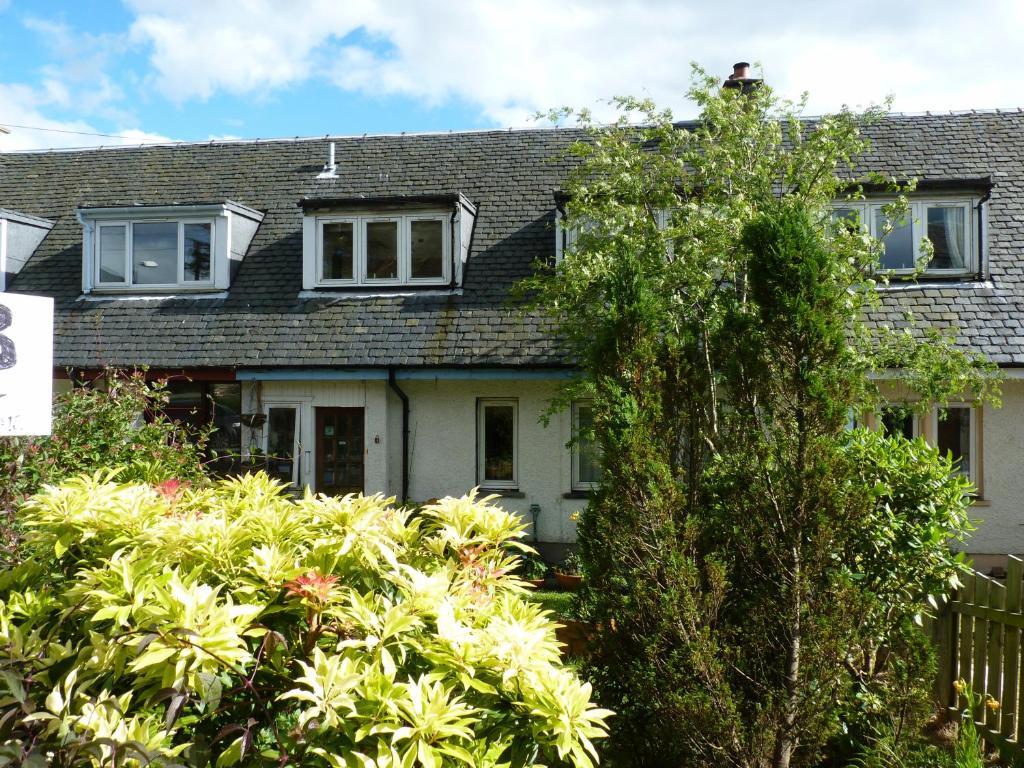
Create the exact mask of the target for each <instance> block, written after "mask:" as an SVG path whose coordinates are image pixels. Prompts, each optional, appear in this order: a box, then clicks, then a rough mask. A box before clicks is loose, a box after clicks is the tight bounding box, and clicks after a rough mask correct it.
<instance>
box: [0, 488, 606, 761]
mask: <svg viewBox="0 0 1024 768" xmlns="http://www.w3.org/2000/svg"><path fill="white" fill-rule="evenodd" d="M118 478H119V475H118V472H117V470H113V471H109V472H97V473H95V474H93V475H81V476H77V477H74V478H71V479H68V480H65V481H64V482H63V483H61V484H59V485H51V486H46V487H45V488H44V489H43V490H42V491H41V492H40V493H38V494H37V495H35V496H33V497H31V498H30V499H29V500H28V501H27V502H25V503H24V504H22V506H21V507H20V509H19V511H18V521H19V525H20V526H21V528H22V531H23V542H22V544H21V553H22V558H21V560H20V562H19V563H18V564H17V565H16V566H13V567H10V568H8V569H6V570H4V571H3V572H2V573H0V761H3V762H4V764H8V765H26V766H43V765H56V766H78V765H95V766H101V765H102V766H113V765H117V766H141V765H166V766H170V765H186V766H217V767H218V768H220V767H221V766H227V765H233V764H240V765H250V766H251V765H267V766H281V765H301V766H317V765H320V766H331V767H333V768H339V767H341V766H345V767H346V768H370V767H371V766H379V767H380V768H398V767H399V766H401V767H402V768H412V767H413V766H423V768H440V766H452V765H466V766H481V767H486V766H493V767H494V768H498V766H518V765H527V764H534V763H536V764H547V765H555V764H558V765H571V766H578V767H580V768H587V767H588V766H591V765H593V764H594V762H595V761H596V751H595V747H594V744H593V741H594V740H595V739H597V738H599V737H601V736H603V735H604V733H605V727H604V722H605V719H606V718H607V717H608V716H609V714H610V713H609V712H607V711H605V710H602V709H599V708H597V707H596V706H595V705H594V704H592V703H591V691H590V686H589V685H588V684H586V683H584V682H582V681H581V680H580V679H579V678H578V677H577V676H576V675H575V674H574V673H573V672H572V671H570V670H569V669H567V668H566V667H564V666H563V665H562V663H561V661H560V658H559V647H558V644H557V643H556V641H555V636H554V628H555V625H554V624H553V622H552V621H550V620H549V618H548V616H547V614H546V613H545V612H544V611H543V610H542V609H541V607H540V606H538V605H536V604H534V603H531V602H528V601H527V600H525V599H524V595H525V594H526V593H527V590H526V589H525V585H524V584H523V583H522V582H521V581H520V580H519V579H517V578H516V577H515V576H513V575H512V573H513V571H514V570H515V569H516V567H517V566H518V560H519V554H520V553H526V552H528V551H529V549H528V547H526V546H525V545H523V544H521V542H520V540H521V539H522V538H523V536H524V526H523V525H522V524H521V523H520V522H519V520H518V518H517V517H515V516H514V515H511V514H509V513H507V512H505V511H503V510H501V509H499V508H497V507H495V506H493V505H492V504H491V503H490V502H491V500H490V499H479V498H476V497H474V496H473V495H470V496H466V497H463V498H446V499H443V500H440V501H438V502H436V503H432V504H427V505H425V506H423V507H421V508H419V509H417V510H416V511H413V510H410V509H405V508H400V507H396V506H394V504H393V499H385V498H383V497H380V496H371V497H363V496H346V497H344V498H327V497H322V496H321V497H317V496H313V495H312V494H307V495H305V496H304V497H302V498H299V499H295V498H292V497H291V496H290V495H288V494H287V493H286V491H285V489H284V488H283V487H282V486H281V485H280V484H278V483H276V482H275V481H273V480H271V479H270V478H268V477H267V476H266V475H265V474H263V473H259V474H256V475H247V476H244V477H241V478H237V479H231V480H222V481H217V482H211V483H205V484H190V483H188V482H183V481H178V480H168V481H163V482H159V483H156V484H150V483H140V482H120V481H119V479H118Z"/></svg>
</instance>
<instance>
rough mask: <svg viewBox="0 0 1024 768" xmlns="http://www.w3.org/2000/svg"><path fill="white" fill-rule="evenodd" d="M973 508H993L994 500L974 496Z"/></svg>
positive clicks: (972, 498) (972, 499)
mask: <svg viewBox="0 0 1024 768" xmlns="http://www.w3.org/2000/svg"><path fill="white" fill-rule="evenodd" d="M971 506H972V507H991V506H992V499H986V498H983V497H981V496H972V497H971Z"/></svg>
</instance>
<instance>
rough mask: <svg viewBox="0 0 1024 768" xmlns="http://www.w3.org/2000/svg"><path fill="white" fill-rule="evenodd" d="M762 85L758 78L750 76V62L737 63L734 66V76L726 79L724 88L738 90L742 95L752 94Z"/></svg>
mask: <svg viewBox="0 0 1024 768" xmlns="http://www.w3.org/2000/svg"><path fill="white" fill-rule="evenodd" d="M760 84H761V81H760V80H759V79H758V78H755V77H751V76H750V62H749V61H737V62H736V63H735V64H733V65H732V74H731V75H729V76H728V77H727V78H725V82H724V83H722V87H723V88H729V89H733V90H737V91H739V92H740V93H750V92H752V91H753V90H754V89H755V88H757V87H758V86H759V85H760Z"/></svg>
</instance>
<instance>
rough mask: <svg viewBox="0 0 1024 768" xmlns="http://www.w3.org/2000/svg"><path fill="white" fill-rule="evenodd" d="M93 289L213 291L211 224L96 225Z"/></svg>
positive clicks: (150, 223) (158, 222) (113, 223)
mask: <svg viewBox="0 0 1024 768" xmlns="http://www.w3.org/2000/svg"><path fill="white" fill-rule="evenodd" d="M98 229H99V235H98V237H97V238H96V251H97V253H96V275H95V277H96V282H95V284H94V285H95V287H96V288H107V287H122V288H124V287H131V286H155V287H177V286H188V287H193V286H194V287H196V288H202V287H206V288H212V287H213V272H212V270H211V267H212V258H211V257H212V254H213V250H212V248H213V243H214V235H213V232H214V223H213V220H212V219H211V220H207V221H125V222H111V223H109V224H100V225H99V227H98Z"/></svg>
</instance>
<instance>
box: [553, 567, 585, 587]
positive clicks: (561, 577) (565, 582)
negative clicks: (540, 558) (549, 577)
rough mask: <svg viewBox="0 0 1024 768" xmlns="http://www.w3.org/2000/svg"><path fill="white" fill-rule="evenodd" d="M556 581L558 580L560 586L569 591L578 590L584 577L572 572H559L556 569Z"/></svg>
mask: <svg viewBox="0 0 1024 768" xmlns="http://www.w3.org/2000/svg"><path fill="white" fill-rule="evenodd" d="M555 581H557V582H558V586H559V587H561V588H562V589H564V590H566V591H568V592H576V591H577V590H578V589H579V588H580V585H581V584H582V583H583V577H582V576H579V575H575V574H571V573H558V572H557V571H556V572H555Z"/></svg>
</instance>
